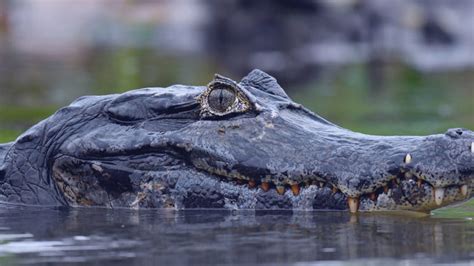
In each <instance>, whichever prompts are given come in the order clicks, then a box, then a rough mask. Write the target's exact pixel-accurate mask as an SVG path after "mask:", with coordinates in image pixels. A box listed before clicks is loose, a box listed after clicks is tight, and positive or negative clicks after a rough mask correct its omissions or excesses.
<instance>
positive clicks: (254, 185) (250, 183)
mask: <svg viewBox="0 0 474 266" xmlns="http://www.w3.org/2000/svg"><path fill="white" fill-rule="evenodd" d="M256 186H257V183H255V180H253V179H250V180H249V188H254V187H256Z"/></svg>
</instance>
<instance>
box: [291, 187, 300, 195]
mask: <svg viewBox="0 0 474 266" xmlns="http://www.w3.org/2000/svg"><path fill="white" fill-rule="evenodd" d="M291 191H292V192H293V195H295V196H298V195H299V194H300V186H298V184H294V185H291Z"/></svg>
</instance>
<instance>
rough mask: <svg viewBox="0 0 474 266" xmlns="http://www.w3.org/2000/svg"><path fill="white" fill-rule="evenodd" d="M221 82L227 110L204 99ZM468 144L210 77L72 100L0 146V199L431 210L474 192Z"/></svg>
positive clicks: (264, 85)
mask: <svg viewBox="0 0 474 266" xmlns="http://www.w3.org/2000/svg"><path fill="white" fill-rule="evenodd" d="M219 86H221V87H222V86H224V87H226V86H227V87H228V88H229V89H231V90H232V91H234V92H235V94H236V104H235V105H234V106H233V107H232V108H229V109H228V110H227V111H226V112H225V113H219V112H216V111H215V110H213V109H212V108H211V107H210V104H209V101H208V98H207V97H209V93H210V92H211V91H212V90H213V89H215V88H216V87H219ZM473 141H474V133H473V132H472V131H469V130H466V129H450V130H448V131H447V132H446V133H445V134H437V135H430V136H424V137H415V136H388V137H384V136H371V135H365V134H360V133H355V132H352V131H350V130H347V129H344V128H341V127H339V126H336V125H334V124H332V123H330V122H328V121H327V120H325V119H323V118H321V117H319V116H317V115H315V114H313V113H312V112H310V111H308V110H307V109H305V108H303V107H302V106H300V105H298V104H296V103H294V102H293V101H292V100H291V99H290V98H289V97H288V96H287V95H286V94H285V92H284V91H283V89H282V88H281V87H280V86H279V85H278V83H277V82H276V80H275V79H274V78H273V77H271V76H269V75H267V74H266V73H264V72H262V71H259V70H254V71H252V72H251V73H250V74H249V75H248V76H246V77H245V78H244V79H243V80H242V81H241V82H240V83H238V84H237V83H236V82H234V81H232V80H230V79H227V78H223V77H220V76H216V79H215V80H214V81H213V82H211V84H210V85H209V86H208V87H195V86H183V85H175V86H171V87H168V88H145V89H139V90H134V91H130V92H127V93H124V94H115V95H107V96H89V97H82V98H80V99H78V100H76V101H75V102H73V103H72V104H71V105H70V106H68V107H65V108H62V109H61V110H59V111H58V112H57V113H56V114H54V115H53V116H51V117H50V118H48V119H46V120H44V121H42V122H40V123H39V124H37V125H35V126H34V127H32V128H31V129H29V130H28V131H27V132H25V133H24V134H23V135H21V136H20V137H19V138H18V139H17V140H16V141H15V142H13V143H8V144H4V145H0V200H1V201H3V202H7V203H12V204H28V205H52V206H58V205H59V206H106V207H110V208H113V207H131V208H177V209H187V208H228V209H299V210H313V209H348V208H349V207H348V201H349V202H350V203H351V204H349V205H351V206H352V207H351V210H352V211H356V210H357V208H358V209H359V210H363V211H368V210H415V211H429V210H431V209H434V208H437V207H440V206H444V205H447V204H450V203H453V202H458V201H462V200H465V199H468V198H469V197H470V196H471V195H472V194H473V192H472V190H473V185H472V184H473V183H474V182H473V177H474V162H473V161H474V154H473V151H472V150H473V148H472V145H473ZM408 154H409V155H408ZM435 191H436V192H435ZM435 197H438V200H435Z"/></svg>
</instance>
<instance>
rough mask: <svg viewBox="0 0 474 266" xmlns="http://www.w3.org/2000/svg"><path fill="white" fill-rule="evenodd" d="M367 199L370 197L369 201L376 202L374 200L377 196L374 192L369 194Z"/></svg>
mask: <svg viewBox="0 0 474 266" xmlns="http://www.w3.org/2000/svg"><path fill="white" fill-rule="evenodd" d="M369 197H370V199H371V200H372V201H376V200H377V194H375V193H374V192H372V193H370V195H369Z"/></svg>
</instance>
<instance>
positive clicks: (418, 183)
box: [416, 179, 423, 188]
mask: <svg viewBox="0 0 474 266" xmlns="http://www.w3.org/2000/svg"><path fill="white" fill-rule="evenodd" d="M422 184H423V180H421V179H418V181H416V185H417V186H418V188H421V185H422Z"/></svg>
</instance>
